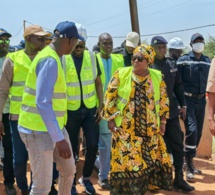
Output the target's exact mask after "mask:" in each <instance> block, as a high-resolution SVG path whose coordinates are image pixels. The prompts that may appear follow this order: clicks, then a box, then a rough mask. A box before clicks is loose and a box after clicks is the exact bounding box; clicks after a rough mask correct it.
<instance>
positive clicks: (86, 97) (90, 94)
mask: <svg viewBox="0 0 215 195" xmlns="http://www.w3.org/2000/svg"><path fill="white" fill-rule="evenodd" d="M95 94H96V92H95V91H93V92H91V93H88V94H85V95H83V99H88V98H90V97H92V96H94V95H95ZM68 100H80V95H77V96H75V95H73V96H68Z"/></svg>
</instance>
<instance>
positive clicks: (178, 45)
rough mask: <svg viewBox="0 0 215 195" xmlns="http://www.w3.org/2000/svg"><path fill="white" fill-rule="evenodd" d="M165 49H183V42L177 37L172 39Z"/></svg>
mask: <svg viewBox="0 0 215 195" xmlns="http://www.w3.org/2000/svg"><path fill="white" fill-rule="evenodd" d="M167 47H168V48H169V49H184V48H185V46H184V43H183V41H182V40H181V38H179V37H174V38H172V39H170V41H169V42H168V45H167Z"/></svg>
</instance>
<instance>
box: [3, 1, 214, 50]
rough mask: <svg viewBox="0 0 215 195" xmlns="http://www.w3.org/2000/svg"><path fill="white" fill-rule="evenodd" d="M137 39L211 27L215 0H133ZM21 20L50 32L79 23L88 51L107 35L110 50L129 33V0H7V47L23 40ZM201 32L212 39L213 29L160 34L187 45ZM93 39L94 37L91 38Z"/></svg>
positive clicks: (4, 23) (4, 17) (5, 10)
mask: <svg viewBox="0 0 215 195" xmlns="http://www.w3.org/2000/svg"><path fill="white" fill-rule="evenodd" d="M137 4H138V15H139V25H140V34H141V35H142V36H141V40H145V39H147V40H148V42H149V43H150V41H151V38H152V36H145V35H148V34H158V33H163V32H170V31H178V30H183V29H189V28H195V27H200V26H205V25H211V24H215V20H214V18H215V17H214V13H215V12H214V9H215V0H137ZM23 20H26V21H27V22H26V26H27V25H30V24H39V25H40V26H42V27H43V28H44V29H46V30H54V28H55V26H56V25H57V24H58V23H59V22H61V21H66V20H67V21H73V22H79V23H82V24H83V25H84V26H85V27H86V29H87V34H88V36H89V37H88V39H87V46H88V48H89V49H91V48H92V47H93V45H95V44H96V43H97V41H98V36H99V35H100V34H101V33H103V32H108V33H109V34H111V35H112V36H113V37H119V36H120V37H122V38H114V47H117V46H120V44H121V42H122V41H123V40H124V39H125V37H126V35H127V34H128V33H129V32H131V31H132V29H131V20H130V11H129V0H76V1H74V0H60V1H53V0H45V1H44V0H37V1H29V0H19V1H17V0H7V1H1V17H0V27H1V28H4V29H6V30H7V31H8V32H10V33H11V34H12V35H13V37H12V38H11V45H17V44H19V42H20V40H21V39H23ZM196 32H198V33H201V34H203V36H204V37H205V38H206V39H207V37H208V36H209V35H212V36H215V26H211V27H206V28H199V29H195V30H188V31H184V32H176V33H173V34H164V35H162V36H163V37H165V38H166V39H167V41H168V40H169V39H171V38H172V37H175V36H177V37H180V38H182V39H183V41H184V43H185V45H186V46H189V42H190V37H191V36H192V34H194V33H196ZM92 36H95V37H92Z"/></svg>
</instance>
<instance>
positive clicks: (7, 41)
mask: <svg viewBox="0 0 215 195" xmlns="http://www.w3.org/2000/svg"><path fill="white" fill-rule="evenodd" d="M4 43H6V44H9V43H10V40H0V44H4Z"/></svg>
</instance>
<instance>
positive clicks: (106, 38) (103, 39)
mask: <svg viewBox="0 0 215 195" xmlns="http://www.w3.org/2000/svg"><path fill="white" fill-rule="evenodd" d="M98 46H99V48H100V52H101V56H102V58H106V59H107V58H110V54H111V52H112V50H113V39H112V36H111V35H110V34H108V33H102V34H101V35H100V36H99V42H98Z"/></svg>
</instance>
